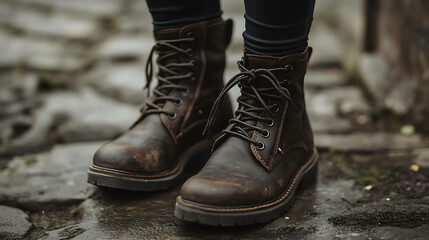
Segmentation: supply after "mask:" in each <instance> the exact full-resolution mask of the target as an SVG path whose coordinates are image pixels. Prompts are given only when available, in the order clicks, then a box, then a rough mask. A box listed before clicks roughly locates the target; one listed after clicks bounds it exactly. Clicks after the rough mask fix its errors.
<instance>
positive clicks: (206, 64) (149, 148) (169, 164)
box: [93, 18, 232, 178]
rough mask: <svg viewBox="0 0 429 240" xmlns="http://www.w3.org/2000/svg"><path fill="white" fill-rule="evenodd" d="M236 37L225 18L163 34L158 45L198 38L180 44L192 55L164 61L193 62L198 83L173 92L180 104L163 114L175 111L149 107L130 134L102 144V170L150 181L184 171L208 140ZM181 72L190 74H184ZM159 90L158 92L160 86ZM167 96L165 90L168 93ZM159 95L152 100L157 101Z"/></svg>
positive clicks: (97, 160)
mask: <svg viewBox="0 0 429 240" xmlns="http://www.w3.org/2000/svg"><path fill="white" fill-rule="evenodd" d="M231 33H232V22H231V20H227V21H224V20H222V19H220V18H218V19H214V20H210V21H203V22H197V23H193V24H190V25H187V26H185V27H182V28H175V29H164V30H157V31H155V32H154V35H155V39H156V40H157V41H165V40H173V41H174V40H176V39H178V40H180V39H181V38H189V37H192V38H193V39H194V40H193V41H190V42H185V43H179V44H177V46H176V47H178V48H180V49H187V50H189V49H191V50H190V51H189V55H183V54H182V55H175V56H172V57H171V58H167V59H165V60H163V61H164V62H163V64H164V65H166V64H170V66H172V65H171V64H173V65H174V64H180V63H189V62H192V63H193V64H194V67H192V69H190V70H188V71H191V75H192V76H193V77H192V79H190V80H189V79H182V80H180V81H178V82H177V84H178V85H181V86H184V87H186V91H179V90H172V91H170V92H167V93H166V94H167V96H168V97H174V98H177V99H180V101H179V102H173V101H166V102H165V104H163V105H162V106H161V107H162V110H165V111H168V112H172V113H174V115H173V116H171V115H168V114H165V113H153V112H152V113H151V112H150V111H149V107H148V106H146V107H144V108H143V109H142V114H141V116H140V117H139V119H138V120H137V121H136V122H135V123H134V125H133V126H132V127H131V128H130V129H129V130H128V131H127V132H125V133H124V134H122V135H121V136H119V137H118V138H116V139H114V140H113V141H110V142H108V143H107V144H105V145H104V146H102V147H101V148H100V149H99V150H98V151H97V152H96V153H95V155H94V158H93V164H94V165H95V166H97V167H101V168H105V169H110V170H114V171H118V172H129V173H134V174H135V173H137V174H141V175H145V176H147V177H149V178H150V177H160V176H168V175H170V174H172V173H174V171H176V170H177V169H178V168H179V167H180V164H182V163H180V162H179V161H178V159H179V156H180V155H181V154H182V153H183V152H185V151H186V150H187V149H189V148H190V147H192V146H194V145H195V144H197V143H199V142H201V141H204V137H203V136H202V131H203V129H204V126H205V124H206V122H207V118H208V114H209V112H210V108H211V106H212V104H213V102H214V101H215V99H216V97H217V95H218V94H219V92H220V91H221V89H222V88H223V86H224V84H223V72H224V68H225V50H226V48H227V46H228V44H229V42H230V39H231ZM177 71H186V70H180V69H178V70H177ZM155 89H156V88H155ZM164 93H165V92H164ZM156 97H157V96H155V95H154V96H153V97H152V98H151V100H150V101H152V102H153V101H155V99H156ZM224 108H225V110H224V111H223V112H222V117H221V118H220V120H219V121H218V123H217V129H219V130H221V129H222V128H224V127H225V126H226V125H227V124H228V119H229V118H230V117H231V116H232V109H231V105H230V102H229V101H227V102H226V103H225V105H224Z"/></svg>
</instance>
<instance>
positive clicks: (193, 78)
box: [190, 73, 195, 82]
mask: <svg viewBox="0 0 429 240" xmlns="http://www.w3.org/2000/svg"><path fill="white" fill-rule="evenodd" d="M190 81H191V82H193V81H195V76H194V73H191V79H190Z"/></svg>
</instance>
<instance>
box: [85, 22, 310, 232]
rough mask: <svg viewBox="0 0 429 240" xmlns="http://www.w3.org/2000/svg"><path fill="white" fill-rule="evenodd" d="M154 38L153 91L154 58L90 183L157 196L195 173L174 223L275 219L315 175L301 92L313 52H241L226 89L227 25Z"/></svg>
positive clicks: (164, 32) (200, 24)
mask: <svg viewBox="0 0 429 240" xmlns="http://www.w3.org/2000/svg"><path fill="white" fill-rule="evenodd" d="M154 34H155V39H156V45H155V46H154V48H153V49H152V52H151V56H150V59H149V61H148V64H147V68H146V71H147V85H146V87H147V88H150V85H151V79H152V72H153V70H152V69H153V66H152V54H153V53H154V52H156V53H157V54H158V58H157V61H156V64H157V66H158V69H159V71H158V74H157V75H156V78H157V79H158V84H157V86H156V87H155V88H154V89H153V90H152V91H151V92H152V93H153V96H152V98H151V99H150V100H148V102H147V103H146V105H145V106H144V107H143V108H142V109H141V116H140V117H139V119H138V120H137V121H136V122H135V123H134V124H133V126H132V127H131V128H130V129H129V130H128V131H127V132H125V133H124V134H122V135H121V136H119V137H118V138H116V139H114V140H113V141H111V142H109V143H107V144H105V145H104V146H102V147H101V148H100V149H99V150H98V151H97V152H96V153H95V155H94V159H93V164H92V166H90V168H89V172H88V182H89V183H92V184H95V185H98V186H105V187H111V188H118V189H127V190H134V191H157V190H163V189H168V188H170V187H174V186H176V185H178V184H180V183H181V181H182V180H184V178H185V176H186V173H187V171H185V170H187V169H197V170H199V172H198V173H197V174H196V175H194V176H193V177H191V178H189V179H188V180H187V181H186V182H185V183H184V184H183V186H182V189H181V191H180V195H179V196H178V197H177V201H176V209H175V216H176V217H178V218H180V219H183V220H186V221H191V222H199V223H201V224H207V225H221V226H234V225H245V224H253V223H263V222H267V221H270V220H271V219H274V218H277V217H279V216H281V215H282V214H283V213H284V212H285V211H286V210H287V209H288V208H289V207H290V205H291V203H292V201H293V198H294V196H295V192H296V190H297V189H298V188H300V187H306V186H308V185H310V184H311V183H313V182H314V181H315V179H316V175H317V153H316V150H315V148H314V145H313V136H312V130H311V127H310V123H309V120H308V117H307V113H306V109H305V102H304V89H303V81H304V75H305V72H306V67H307V62H308V59H309V56H310V54H311V48H308V49H307V50H305V51H304V52H302V53H298V54H292V55H287V56H283V57H272V56H260V55H252V54H247V53H246V52H244V56H243V58H242V60H241V61H239V62H238V68H239V71H240V72H239V73H238V74H236V75H235V76H234V77H232V79H231V80H230V81H229V82H228V83H226V84H225V85H224V83H223V72H224V68H225V50H226V48H227V46H228V44H229V42H230V40H231V34H232V21H231V20H227V21H224V20H222V19H220V18H219V19H215V20H210V21H203V22H198V23H194V24H190V25H188V26H185V27H182V28H175V29H166V30H157V31H155V33H154ZM235 85H238V86H239V88H240V91H241V95H240V96H239V97H238V99H237V102H238V109H237V110H236V111H235V112H234V113H233V111H232V108H231V103H230V100H229V98H228V96H227V92H228V91H229V90H230V89H231V88H232V87H233V86H235ZM148 91H149V90H148ZM203 132H204V133H205V135H208V136H209V137H207V136H203V134H202V133H203ZM209 139H212V140H214V143H211V142H212V141H209ZM201 168H202V169H201Z"/></svg>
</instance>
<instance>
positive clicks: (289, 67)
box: [285, 65, 293, 72]
mask: <svg viewBox="0 0 429 240" xmlns="http://www.w3.org/2000/svg"><path fill="white" fill-rule="evenodd" d="M285 69H286V71H288V72H290V71H292V70H293V66H292V65H286V66H285Z"/></svg>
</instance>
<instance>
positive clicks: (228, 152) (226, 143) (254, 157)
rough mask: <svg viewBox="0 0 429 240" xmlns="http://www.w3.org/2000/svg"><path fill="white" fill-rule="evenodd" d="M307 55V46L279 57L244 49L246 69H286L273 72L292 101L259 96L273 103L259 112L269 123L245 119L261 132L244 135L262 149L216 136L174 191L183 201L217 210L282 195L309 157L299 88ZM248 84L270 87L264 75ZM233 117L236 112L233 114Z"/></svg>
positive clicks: (307, 126) (252, 205)
mask: <svg viewBox="0 0 429 240" xmlns="http://www.w3.org/2000/svg"><path fill="white" fill-rule="evenodd" d="M310 54H311V48H308V49H307V50H306V51H304V52H302V53H298V54H293V55H287V56H283V57H271V56H260V55H252V54H247V53H244V56H243V64H244V66H245V67H246V68H247V69H250V70H252V69H260V68H266V69H274V68H283V67H289V68H291V70H290V71H288V72H281V73H275V72H273V74H274V75H275V76H276V78H277V79H278V80H279V81H280V82H281V85H282V87H284V88H286V89H287V90H288V91H289V92H290V95H291V99H292V102H290V101H288V100H286V99H282V100H280V101H279V100H276V99H270V98H265V99H263V100H264V101H265V102H266V103H267V105H277V106H278V109H277V108H276V109H274V110H272V111H271V112H270V111H263V112H262V113H261V115H260V116H261V117H263V118H269V119H272V120H273V121H272V122H271V121H269V122H264V121H254V122H250V124H256V125H257V126H259V127H260V128H263V129H265V130H267V131H266V132H263V133H261V132H258V131H253V132H250V133H249V136H251V139H252V140H253V141H254V142H258V143H259V142H260V143H262V144H263V148H261V147H259V148H258V146H257V144H254V143H253V142H249V141H245V140H243V139H241V138H238V137H235V136H231V135H228V134H223V135H221V136H220V137H219V138H218V139H217V140H216V142H215V145H214V147H213V154H212V156H211V157H210V159H209V161H208V162H207V164H206V165H205V166H204V168H203V169H202V170H201V171H200V172H199V173H198V174H197V175H195V176H193V177H191V178H190V179H188V181H186V182H185V184H184V185H183V187H182V189H181V193H180V194H181V199H182V200H183V201H186V202H188V203H191V204H192V203H193V204H195V205H196V206H197V205H200V206H201V205H203V206H209V207H213V208H220V209H231V208H258V207H260V206H263V205H264V204H267V203H271V202H274V201H276V200H277V199H279V198H280V197H281V196H283V195H284V194H285V193H286V191H287V189H288V188H289V186H290V185H291V184H292V182H293V181H294V179H295V178H296V176H297V175H298V174H301V173H302V170H303V169H304V168H305V167H306V166H308V165H310V161H312V159H313V158H314V157H313V156H314V144H313V134H312V130H311V126H310V123H309V120H308V116H307V113H306V108H305V101H304V88H303V84H304V76H305V73H306V68H307V63H308V59H309V55H310ZM249 84H251V85H252V86H254V87H256V88H259V89H263V88H264V87H268V86H269V85H270V84H269V83H268V82H267V81H265V79H256V80H254V81H252V82H251V83H249ZM236 118H238V119H240V118H241V116H240V115H239V114H236ZM233 125H234V124H230V125H229V127H228V129H231V128H232V127H233ZM267 132H268V134H266V133H267ZM262 144H261V145H262Z"/></svg>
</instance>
